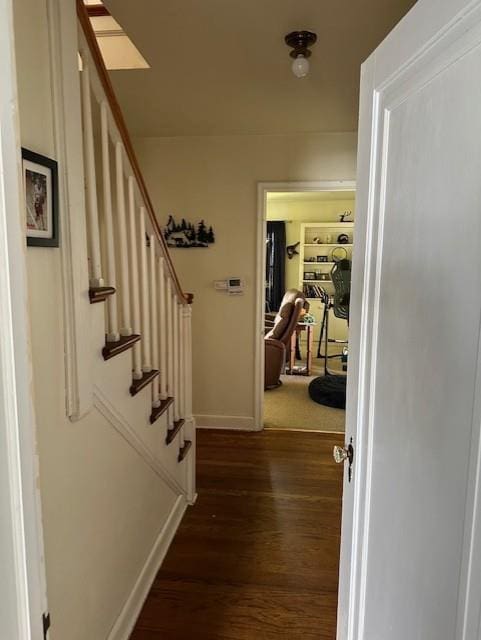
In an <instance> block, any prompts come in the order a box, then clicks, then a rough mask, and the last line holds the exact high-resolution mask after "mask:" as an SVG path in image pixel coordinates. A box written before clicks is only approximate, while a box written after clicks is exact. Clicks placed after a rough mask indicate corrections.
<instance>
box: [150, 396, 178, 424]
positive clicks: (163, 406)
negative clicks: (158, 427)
mask: <svg viewBox="0 0 481 640" xmlns="http://www.w3.org/2000/svg"><path fill="white" fill-rule="evenodd" d="M173 402H174V398H166V399H165V400H161V401H160V407H152V413H151V414H150V424H154V422H155V421H156V420H158V419H159V418H160V416H161V415H162V414H163V413H165V412H166V411H167V409H168V408H169V407H170V405H171V404H172V403H173Z"/></svg>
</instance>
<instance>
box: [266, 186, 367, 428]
mask: <svg viewBox="0 0 481 640" xmlns="http://www.w3.org/2000/svg"><path fill="white" fill-rule="evenodd" d="M296 191H299V192H306V191H356V181H355V180H321V181H310V182H259V183H258V185H257V212H258V213H257V251H256V304H255V308H256V311H255V329H254V354H255V375H254V425H255V427H254V428H255V429H258V430H261V429H263V428H264V424H263V419H264V309H265V296H266V292H265V276H264V268H265V267H264V265H265V260H266V256H265V252H266V216H267V194H268V193H273V192H281V193H284V192H286V193H288V192H296Z"/></svg>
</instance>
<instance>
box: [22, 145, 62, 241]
mask: <svg viewBox="0 0 481 640" xmlns="http://www.w3.org/2000/svg"><path fill="white" fill-rule="evenodd" d="M22 166H23V184H24V189H25V217H26V230H27V245H28V246H29V247H58V170H57V163H56V161H55V160H52V159H51V158H46V157H45V156H42V155H40V154H38V153H35V152H33V151H29V150H28V149H23V148H22Z"/></svg>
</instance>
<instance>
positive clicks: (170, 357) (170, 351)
mask: <svg viewBox="0 0 481 640" xmlns="http://www.w3.org/2000/svg"><path fill="white" fill-rule="evenodd" d="M166 302H167V305H166V306H167V309H166V312H167V313H166V316H167V394H168V396H169V397H170V398H174V394H175V391H174V329H173V323H172V280H171V278H170V277H168V278H167V299H166ZM168 411H169V420H168V422H169V429H170V428H172V426H173V423H174V405H173V403H172V404H171V405H170V407H169V410H168Z"/></svg>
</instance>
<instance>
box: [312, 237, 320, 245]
mask: <svg viewBox="0 0 481 640" xmlns="http://www.w3.org/2000/svg"><path fill="white" fill-rule="evenodd" d="M312 244H322V240H321V239H320V238H318V237H317V236H316V237H315V238H313V239H312Z"/></svg>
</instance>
